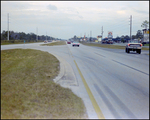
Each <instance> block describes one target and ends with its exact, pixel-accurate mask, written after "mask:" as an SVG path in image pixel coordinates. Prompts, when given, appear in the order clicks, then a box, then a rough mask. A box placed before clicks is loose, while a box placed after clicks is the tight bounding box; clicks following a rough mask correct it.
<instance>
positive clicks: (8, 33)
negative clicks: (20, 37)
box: [7, 13, 9, 40]
mask: <svg viewBox="0 0 150 120" xmlns="http://www.w3.org/2000/svg"><path fill="white" fill-rule="evenodd" d="M7 26H8V32H7V40H9V13H8V23H7Z"/></svg>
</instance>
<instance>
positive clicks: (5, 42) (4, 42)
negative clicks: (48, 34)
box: [1, 40, 43, 45]
mask: <svg viewBox="0 0 150 120" xmlns="http://www.w3.org/2000/svg"><path fill="white" fill-rule="evenodd" d="M38 42H43V41H38ZM26 43H37V42H36V41H30V42H28V41H27V40H26V41H25V44H26ZM10 44H24V40H9V41H8V40H1V45H10Z"/></svg>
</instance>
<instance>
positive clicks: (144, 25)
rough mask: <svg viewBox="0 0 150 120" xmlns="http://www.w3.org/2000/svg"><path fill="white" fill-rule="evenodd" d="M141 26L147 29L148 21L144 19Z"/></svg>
mask: <svg viewBox="0 0 150 120" xmlns="http://www.w3.org/2000/svg"><path fill="white" fill-rule="evenodd" d="M141 27H143V28H145V29H146V30H147V27H149V22H148V21H147V20H145V21H144V22H143V23H142V25H141Z"/></svg>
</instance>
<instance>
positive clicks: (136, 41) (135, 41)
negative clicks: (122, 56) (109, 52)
mask: <svg viewBox="0 0 150 120" xmlns="http://www.w3.org/2000/svg"><path fill="white" fill-rule="evenodd" d="M129 43H140V41H138V40H130V41H129Z"/></svg>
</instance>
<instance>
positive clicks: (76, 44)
mask: <svg viewBox="0 0 150 120" xmlns="http://www.w3.org/2000/svg"><path fill="white" fill-rule="evenodd" d="M72 46H73V47H74V46H78V47H79V46H80V43H79V42H77V41H74V42H73V43H72Z"/></svg>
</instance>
